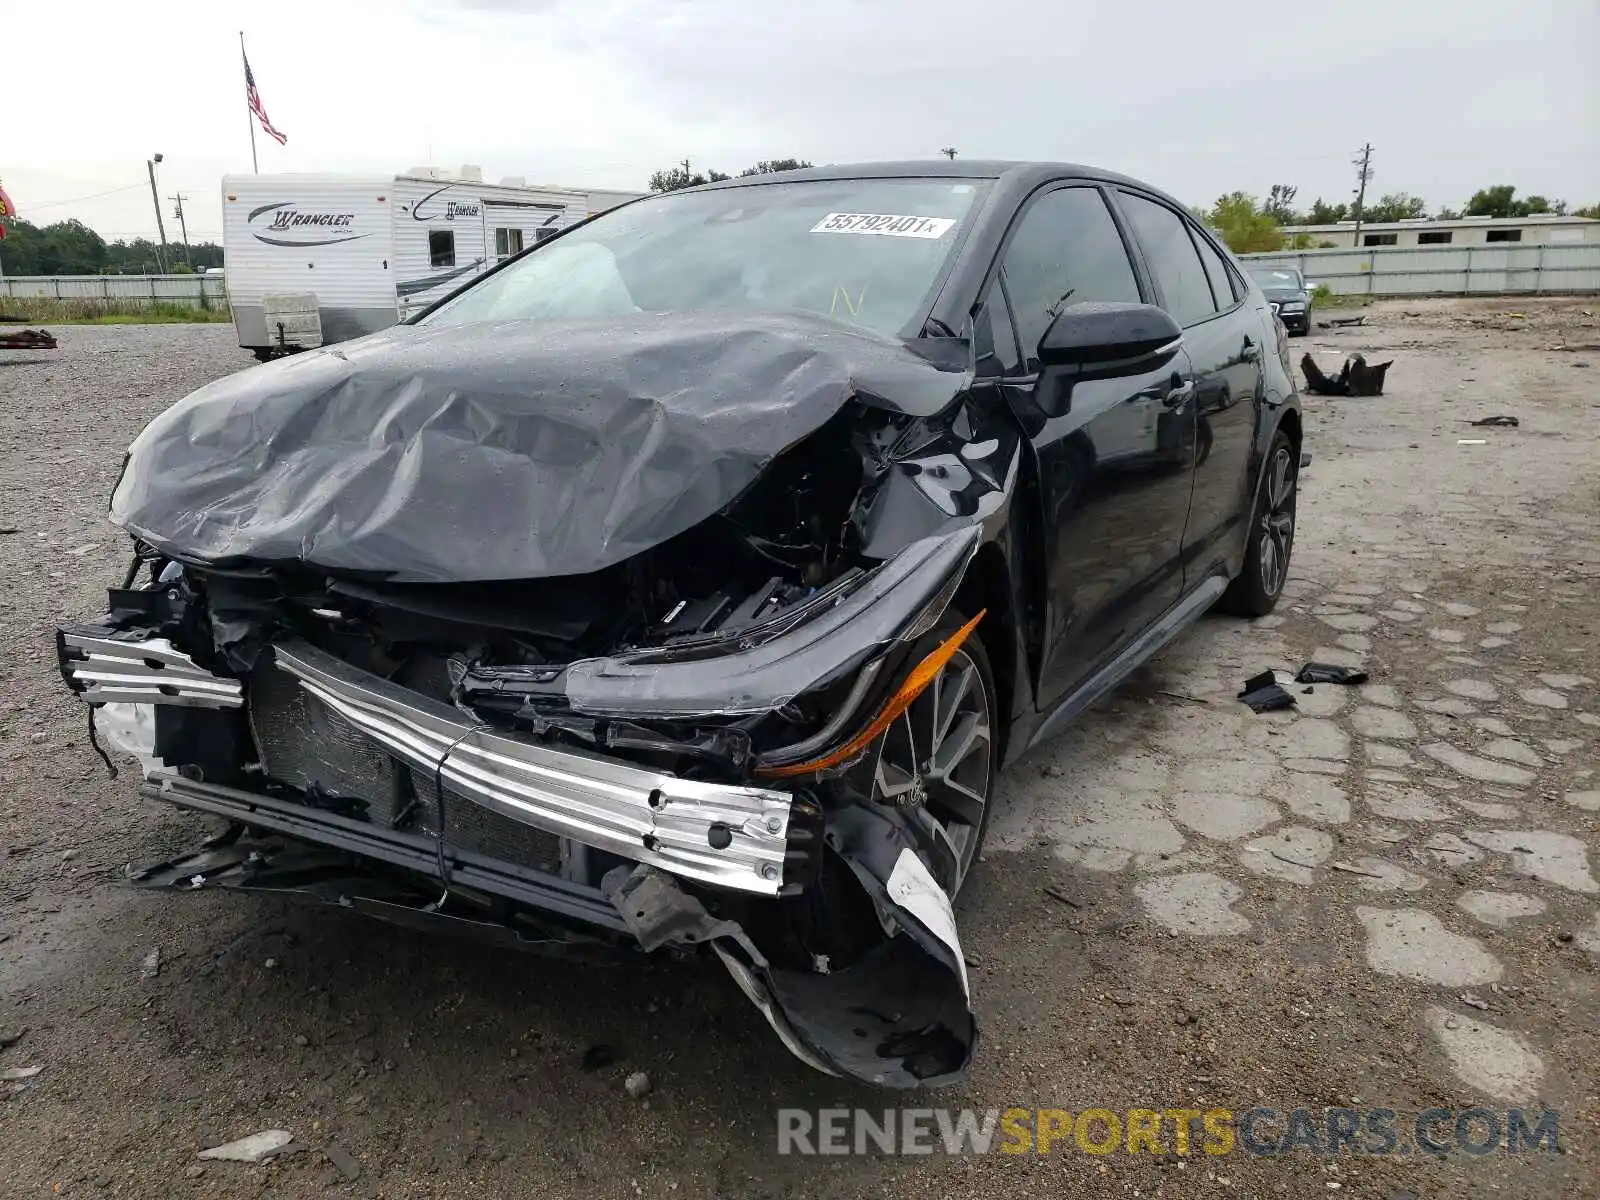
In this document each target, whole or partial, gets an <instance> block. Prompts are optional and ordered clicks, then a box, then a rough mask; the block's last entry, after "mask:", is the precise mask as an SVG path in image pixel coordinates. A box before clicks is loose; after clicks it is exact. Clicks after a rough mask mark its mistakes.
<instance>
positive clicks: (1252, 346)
mask: <svg viewBox="0 0 1600 1200" xmlns="http://www.w3.org/2000/svg"><path fill="white" fill-rule="evenodd" d="M1239 357H1240V358H1242V359H1243V360H1244V361H1245V362H1255V361H1256V360H1257V359H1259V358H1260V357H1261V347H1260V346H1258V345H1257V344H1256V343H1255V342H1252V341H1251V340H1250V339H1249V338H1245V340H1244V349H1243V350H1241V351H1240V352H1239Z"/></svg>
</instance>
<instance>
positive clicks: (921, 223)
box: [811, 213, 956, 238]
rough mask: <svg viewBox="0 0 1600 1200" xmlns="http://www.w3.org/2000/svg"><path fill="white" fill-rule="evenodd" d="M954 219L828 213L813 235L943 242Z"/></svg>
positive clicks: (812, 230) (817, 224) (812, 229)
mask: <svg viewBox="0 0 1600 1200" xmlns="http://www.w3.org/2000/svg"><path fill="white" fill-rule="evenodd" d="M955 223H956V221H955V218H954V217H909V216H899V215H897V214H894V213H829V214H828V215H827V216H825V217H823V218H822V220H820V221H818V222H817V223H816V224H815V225H813V226H812V227H811V232H812V233H870V234H878V235H881V236H883V237H914V238H942V237H943V236H944V235H945V234H947V233H949V232H950V227H951V226H952V225H954V224H955Z"/></svg>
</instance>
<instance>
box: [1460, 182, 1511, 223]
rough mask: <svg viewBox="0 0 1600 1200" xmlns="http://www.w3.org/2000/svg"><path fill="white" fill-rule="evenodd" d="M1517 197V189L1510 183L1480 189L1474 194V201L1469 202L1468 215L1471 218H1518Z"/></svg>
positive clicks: (1466, 210)
mask: <svg viewBox="0 0 1600 1200" xmlns="http://www.w3.org/2000/svg"><path fill="white" fill-rule="evenodd" d="M1516 195H1517V189H1516V188H1514V187H1512V186H1511V185H1510V184H1509V183H1501V184H1497V185H1495V186H1494V187H1487V188H1480V189H1479V190H1478V191H1476V192H1473V193H1472V199H1471V200H1468V201H1467V207H1466V209H1465V212H1466V215H1467V216H1469V217H1515V216H1518V215H1519V214H1518V213H1517V201H1516Z"/></svg>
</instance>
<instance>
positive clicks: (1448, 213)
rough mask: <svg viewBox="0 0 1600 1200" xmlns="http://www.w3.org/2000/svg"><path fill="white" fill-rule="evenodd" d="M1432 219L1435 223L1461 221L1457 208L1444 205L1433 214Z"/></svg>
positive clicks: (1459, 211)
mask: <svg viewBox="0 0 1600 1200" xmlns="http://www.w3.org/2000/svg"><path fill="white" fill-rule="evenodd" d="M1433 219H1434V220H1435V221H1459V220H1460V219H1461V210H1460V209H1459V208H1451V207H1450V206H1449V205H1448V204H1446V205H1445V206H1444V207H1443V208H1441V209H1440V210H1439V211H1438V212H1437V213H1435V214H1434V216H1433Z"/></svg>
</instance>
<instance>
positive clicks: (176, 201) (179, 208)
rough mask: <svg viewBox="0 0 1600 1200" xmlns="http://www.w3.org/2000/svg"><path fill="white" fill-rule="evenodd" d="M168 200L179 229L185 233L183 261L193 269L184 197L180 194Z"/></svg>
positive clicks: (169, 197)
mask: <svg viewBox="0 0 1600 1200" xmlns="http://www.w3.org/2000/svg"><path fill="white" fill-rule="evenodd" d="M167 199H169V200H171V201H172V203H173V205H174V211H175V212H176V214H177V217H178V228H179V229H180V230H182V231H183V261H184V262H185V263H187V264H188V265H189V266H191V267H192V266H194V260H193V259H192V258H190V257H189V223H188V222H187V221H185V220H184V219H183V200H184V195H183V193H182V192H179V193H178V194H177V195H176V196H168V197H167Z"/></svg>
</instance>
